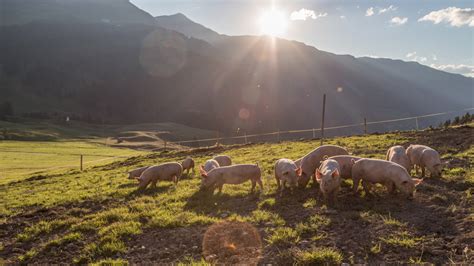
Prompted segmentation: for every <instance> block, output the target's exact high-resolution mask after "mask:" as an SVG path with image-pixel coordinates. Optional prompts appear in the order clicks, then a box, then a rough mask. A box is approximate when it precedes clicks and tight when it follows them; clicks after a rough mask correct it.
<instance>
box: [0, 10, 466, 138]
mask: <svg viewBox="0 0 474 266" xmlns="http://www.w3.org/2000/svg"><path fill="white" fill-rule="evenodd" d="M60 2H61V1H60ZM72 2H74V1H72ZM105 2H106V1H104V2H102V1H98V2H97V3H105ZM109 2H112V1H109ZM118 2H120V3H122V4H124V5H128V4H129V3H128V1H117V3H118ZM114 3H115V1H114ZM114 3H109V5H111V6H115V5H116V4H114ZM127 3H128V4H127ZM111 9H112V7H111ZM134 10H135V7H134V8H131V9H130V11H129V12H130V13H131V14H130V15H129V16H130V17H134V16H135V14H136V12H135V11H134ZM104 12H105V11H104ZM104 16H105V14H104ZM96 17H101V16H99V15H97V16H96ZM125 17H127V16H125ZM157 20H158V22H157V23H158V25H160V26H157V25H147V23H141V24H136V23H125V24H123V25H120V26H118V25H115V24H113V23H104V22H96V23H91V22H90V21H87V22H83V21H82V22H79V21H77V20H74V21H61V22H60V23H59V22H58V21H57V20H47V21H46V20H42V21H32V22H30V23H27V24H23V25H11V26H4V27H2V28H1V29H0V34H1V36H2V42H0V51H1V55H0V56H1V62H2V68H1V69H0V98H2V99H6V100H10V101H11V102H12V103H13V105H14V108H15V109H16V111H17V113H21V112H56V113H68V114H74V115H76V116H77V117H89V118H90V117H93V118H98V119H100V120H101V121H102V120H104V121H107V122H118V123H138V122H167V121H172V122H177V123H182V124H186V125H189V126H192V127H199V128H205V129H212V130H216V129H218V130H221V131H227V132H235V131H236V130H237V129H238V128H240V129H247V130H248V131H267V130H275V129H282V130H284V129H295V128H311V127H314V126H318V125H319V124H320V112H321V106H320V105H321V101H322V95H323V94H324V93H325V94H327V99H328V100H327V103H328V104H327V120H326V121H327V125H328V126H331V125H340V124H350V123H360V122H361V121H362V119H363V117H367V119H368V120H369V121H374V120H381V119H390V118H398V117H404V116H412V115H419V114H425V113H432V112H441V111H446V110H453V109H454V110H457V109H462V108H467V107H472V105H473V100H472V99H473V91H474V89H473V88H474V83H473V82H474V79H472V78H467V77H464V76H461V75H456V74H450V73H446V72H442V71H439V70H435V69H432V68H429V67H427V66H424V65H420V64H418V63H414V62H403V61H400V60H391V59H374V58H355V57H353V56H350V55H335V54H332V53H328V52H324V51H320V50H318V49H316V48H314V47H311V46H308V45H305V44H303V43H300V42H295V41H288V40H285V39H275V40H272V39H270V38H268V37H258V36H224V35H219V34H218V33H215V32H213V31H212V30H209V29H207V28H205V27H203V26H201V25H199V24H196V23H194V22H192V21H190V20H189V19H187V18H186V17H184V15H182V14H177V15H173V16H168V17H166V19H165V17H162V19H159V18H158V19H157ZM160 20H161V22H160ZM164 21H166V23H164ZM173 21H177V22H176V25H174V24H173ZM167 25H168V26H167ZM164 27H166V28H167V29H165V28H164ZM180 30H182V31H183V32H182V33H179V32H177V31H180ZM216 34H217V35H216ZM209 38H211V39H209ZM206 40H207V41H206ZM32 44H34V45H32Z"/></svg>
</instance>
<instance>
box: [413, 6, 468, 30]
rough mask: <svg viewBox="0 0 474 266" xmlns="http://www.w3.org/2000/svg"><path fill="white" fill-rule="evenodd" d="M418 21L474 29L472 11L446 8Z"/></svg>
mask: <svg viewBox="0 0 474 266" xmlns="http://www.w3.org/2000/svg"><path fill="white" fill-rule="evenodd" d="M418 21H431V22H433V23H434V24H439V23H441V22H444V23H449V24H450V25H451V26H453V27H461V26H465V25H466V26H469V27H474V9H473V8H464V9H461V8H458V7H448V8H445V9H440V10H437V11H432V12H430V13H429V14H427V15H425V16H424V17H422V18H420V19H418Z"/></svg>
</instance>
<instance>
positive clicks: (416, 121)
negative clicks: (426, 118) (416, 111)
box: [415, 116, 420, 131]
mask: <svg viewBox="0 0 474 266" xmlns="http://www.w3.org/2000/svg"><path fill="white" fill-rule="evenodd" d="M415 124H416V131H418V130H420V127H419V126H418V116H417V117H415Z"/></svg>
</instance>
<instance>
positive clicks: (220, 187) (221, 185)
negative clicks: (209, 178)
mask: <svg viewBox="0 0 474 266" xmlns="http://www.w3.org/2000/svg"><path fill="white" fill-rule="evenodd" d="M223 186H224V184H217V187H218V188H219V194H221V193H222V187H223Z"/></svg>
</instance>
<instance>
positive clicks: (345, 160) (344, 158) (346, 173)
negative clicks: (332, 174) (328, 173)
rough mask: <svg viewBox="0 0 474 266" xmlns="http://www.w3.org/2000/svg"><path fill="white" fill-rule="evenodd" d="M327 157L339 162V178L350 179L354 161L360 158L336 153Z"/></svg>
mask: <svg viewBox="0 0 474 266" xmlns="http://www.w3.org/2000/svg"><path fill="white" fill-rule="evenodd" d="M329 159H332V160H335V161H336V162H337V163H338V164H339V175H340V176H341V178H344V179H352V166H353V165H354V162H356V161H357V160H360V159H362V158H361V157H357V156H352V155H337V156H332V157H329Z"/></svg>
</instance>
